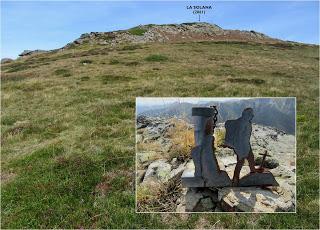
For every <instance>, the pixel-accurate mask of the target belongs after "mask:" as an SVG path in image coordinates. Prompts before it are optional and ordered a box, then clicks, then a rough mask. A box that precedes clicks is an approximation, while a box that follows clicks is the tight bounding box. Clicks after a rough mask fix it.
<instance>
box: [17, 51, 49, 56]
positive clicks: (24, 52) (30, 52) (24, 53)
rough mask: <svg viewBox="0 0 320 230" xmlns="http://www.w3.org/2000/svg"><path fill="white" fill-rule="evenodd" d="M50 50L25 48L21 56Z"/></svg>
mask: <svg viewBox="0 0 320 230" xmlns="http://www.w3.org/2000/svg"><path fill="white" fill-rule="evenodd" d="M47 52H49V51H47V50H24V51H23V52H22V53H21V54H19V56H20V57H25V56H29V55H32V54H41V53H47Z"/></svg>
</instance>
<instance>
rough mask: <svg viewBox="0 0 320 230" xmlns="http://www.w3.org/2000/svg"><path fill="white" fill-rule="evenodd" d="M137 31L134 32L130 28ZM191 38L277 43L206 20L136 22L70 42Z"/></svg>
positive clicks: (185, 39) (145, 41)
mask: <svg viewBox="0 0 320 230" xmlns="http://www.w3.org/2000/svg"><path fill="white" fill-rule="evenodd" d="M137 30H138V31H139V32H138V33H135V32H134V31H137ZM191 40H216V41H219V40H228V41H255V42H280V40H277V39H273V38H270V37H268V36H266V35H264V34H262V33H258V32H256V31H240V30H225V29H222V28H221V27H219V26H217V25H215V24H210V23H206V22H196V23H182V24H165V25H154V24H149V25H139V26H137V27H135V28H132V29H129V30H119V31H112V32H91V33H86V34H82V35H81V36H80V38H78V39H77V40H75V41H74V42H72V43H69V44H68V45H67V46H66V47H69V46H71V45H81V44H85V43H89V44H100V45H110V46H115V45H117V44H124V43H128V42H129V43H148V42H177V41H191Z"/></svg>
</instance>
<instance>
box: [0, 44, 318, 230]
mask: <svg viewBox="0 0 320 230" xmlns="http://www.w3.org/2000/svg"><path fill="white" fill-rule="evenodd" d="M318 71H319V48H318V47H317V46H306V45H286V44H281V45H277V44H274V45H271V44H270V45H267V44H265V45H263V44H249V43H238V42H190V43H171V44H144V45H126V46H125V45H123V46H119V47H117V48H113V49H111V48H106V47H105V46H98V45H95V46H91V45H89V44H84V45H81V46H78V47H76V48H72V49H67V50H64V51H59V52H54V53H48V54H39V55H35V56H30V57H25V58H23V59H21V60H17V61H15V62H12V63H8V64H4V65H2V70H1V75H2V76H1V82H2V84H1V91H2V95H1V96H2V97H1V100H2V116H1V117H2V120H1V126H2V130H1V140H2V157H1V166H2V173H1V183H2V193H1V197H2V200H1V201H2V202H1V212H2V221H1V227H2V228H201V227H210V226H211V227H212V226H214V227H216V228H319V220H318V217H319V190H318V189H319V184H318V182H319V181H318V173H319V171H318V170H319V164H318V163H319V159H318V153H319V146H318V140H319V139H318V131H319V123H318V119H319V117H318V111H319V104H318V96H319V94H318V90H319V88H318V85H319V79H318ZM138 96H181V97H183V96H188V97H191V96H210V97H215V96H219V97H228V96H245V97H250V96H296V97H297V107H298V116H297V125H298V126H297V204H298V207H297V213H296V214H277V215H272V214H183V215H182V214H136V213H135V191H134V189H135V188H134V187H135V185H134V172H135V121H134V116H135V97H138Z"/></svg>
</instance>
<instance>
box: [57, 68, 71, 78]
mask: <svg viewBox="0 0 320 230" xmlns="http://www.w3.org/2000/svg"><path fill="white" fill-rule="evenodd" d="M54 73H55V74H56V75H58V76H62V77H70V76H71V73H70V71H69V70H68V69H57V70H55V71H54Z"/></svg>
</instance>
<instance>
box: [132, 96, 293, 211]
mask: <svg viewBox="0 0 320 230" xmlns="http://www.w3.org/2000/svg"><path fill="white" fill-rule="evenodd" d="M140 98H164V99H169V98H170V99H173V98H183V99H188V98H208V99H209V98H212V99H226V98H228V99H240V100H241V99H242V100H243V99H253V98H270V99H276V98H294V101H295V103H294V104H295V105H294V106H295V108H294V109H295V130H294V131H295V133H294V136H295V146H294V147H295V160H294V161H295V170H296V171H295V207H294V209H295V210H294V212H138V207H137V169H138V165H137V101H138V100H139V99H140ZM134 118H135V121H134V123H135V173H134V174H135V175H134V182H135V213H159V214H163V213H172V214H202V213H205V214H216V213H217V214H221V213H223V214H230V213H239V214H247V213H255V214H275V215H277V214H279V213H280V214H281V213H286V214H296V213H297V205H298V204H297V173H298V169H297V97H136V108H135V116H134Z"/></svg>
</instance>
